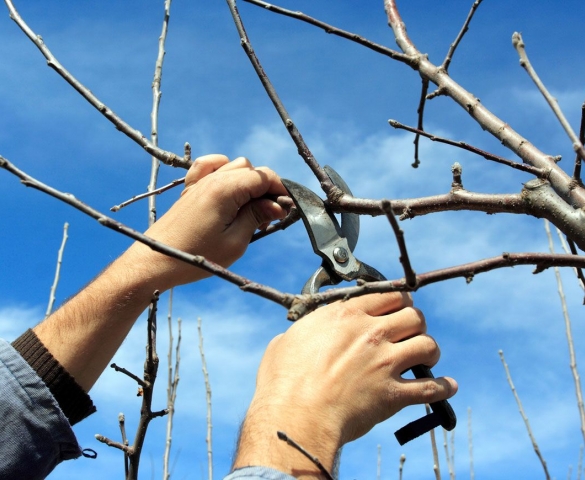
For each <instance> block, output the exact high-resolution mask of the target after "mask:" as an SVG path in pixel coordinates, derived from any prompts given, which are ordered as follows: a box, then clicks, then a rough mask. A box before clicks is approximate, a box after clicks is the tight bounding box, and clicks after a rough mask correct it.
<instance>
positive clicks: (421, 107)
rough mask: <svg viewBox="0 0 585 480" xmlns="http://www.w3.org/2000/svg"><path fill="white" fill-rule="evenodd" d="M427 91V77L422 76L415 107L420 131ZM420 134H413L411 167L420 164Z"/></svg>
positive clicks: (422, 127)
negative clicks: (416, 106) (417, 101)
mask: <svg viewBox="0 0 585 480" xmlns="http://www.w3.org/2000/svg"><path fill="white" fill-rule="evenodd" d="M428 92H429V79H428V78H424V77H423V78H422V86H421V92H420V100H419V103H418V108H417V109H416V113H417V115H418V130H419V131H421V132H422V131H423V130H424V125H423V121H424V114H425V104H426V101H427V93H428ZM420 136H421V134H420V133H417V134H416V135H415V136H414V140H413V142H412V143H414V163H413V164H412V167H413V168H418V166H419V165H420V158H419V144H420Z"/></svg>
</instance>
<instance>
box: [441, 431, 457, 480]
mask: <svg viewBox="0 0 585 480" xmlns="http://www.w3.org/2000/svg"><path fill="white" fill-rule="evenodd" d="M443 448H444V449H445V460H446V462H447V470H449V478H450V480H455V470H454V469H453V468H454V467H453V462H452V460H453V459H452V456H451V455H450V454H449V439H448V435H447V430H445V429H444V428H443Z"/></svg>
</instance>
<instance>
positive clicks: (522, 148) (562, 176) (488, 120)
mask: <svg viewBox="0 0 585 480" xmlns="http://www.w3.org/2000/svg"><path fill="white" fill-rule="evenodd" d="M384 6H385V9H386V13H387V16H388V23H389V25H390V26H391V27H392V30H393V31H394V37H395V39H396V42H397V44H398V46H399V47H400V48H401V50H402V51H403V52H404V53H405V54H406V55H408V56H410V57H411V58H412V61H411V62H410V63H408V65H409V66H410V67H411V68H413V69H414V70H417V71H418V72H419V74H420V75H421V76H422V77H423V78H428V79H429V81H431V82H433V83H434V84H435V85H437V86H438V87H439V89H440V90H441V92H442V94H444V95H446V96H448V97H450V98H451V99H453V100H454V101H455V102H456V103H458V104H459V105H460V106H461V107H462V108H464V109H465V111H466V112H468V113H469V115H470V116H471V117H472V118H473V119H474V120H475V121H476V122H477V123H478V124H479V125H480V126H481V127H482V128H483V129H484V130H486V131H488V132H489V133H491V134H492V135H493V136H494V137H495V138H497V139H498V140H499V141H500V142H501V143H502V144H503V145H504V146H505V147H507V148H508V149H510V150H511V151H512V152H514V153H515V154H516V155H518V156H519V157H520V158H522V160H523V161H524V162H525V163H527V164H529V165H532V166H534V167H537V168H541V169H543V170H548V169H550V174H549V180H550V182H551V185H552V187H553V188H554V190H555V192H557V194H558V195H559V196H560V197H561V198H562V199H563V200H565V201H566V202H567V203H568V204H570V205H573V206H575V207H579V208H580V207H584V206H585V189H584V188H581V187H579V186H575V184H574V182H572V181H571V180H572V179H571V177H569V176H568V175H567V173H566V172H564V171H563V169H561V168H560V167H559V166H558V165H556V164H555V162H554V161H553V159H552V157H551V156H550V155H546V154H544V153H543V152H541V151H540V150H538V149H537V148H536V147H535V146H534V145H532V144H531V143H530V142H529V141H528V140H527V139H525V138H524V137H522V136H521V135H520V134H518V133H517V132H516V131H514V130H513V129H512V128H511V127H510V126H509V125H508V124H507V123H505V122H503V121H502V120H500V119H499V118H498V117H496V116H495V115H494V114H493V113H492V112H490V111H489V110H488V109H487V108H485V107H484V106H483V104H482V103H481V102H480V101H479V99H478V98H477V97H475V96H474V95H473V94H471V93H470V92H468V91H466V90H465V89H464V88H463V87H461V85H459V84H458V83H456V82H455V81H454V80H453V79H452V78H451V77H450V76H449V75H448V73H447V72H445V71H444V70H443V69H441V68H440V67H437V66H436V65H434V64H433V63H431V62H430V61H429V59H428V57H427V56H426V55H423V54H422V53H421V52H420V51H418V50H417V48H416V47H415V45H414V43H413V42H412V40H411V39H410V38H409V37H408V34H407V32H406V26H405V25H404V22H403V21H402V18H401V16H400V13H399V11H398V7H397V6H396V0H384Z"/></svg>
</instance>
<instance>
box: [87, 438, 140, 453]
mask: <svg viewBox="0 0 585 480" xmlns="http://www.w3.org/2000/svg"><path fill="white" fill-rule="evenodd" d="M95 439H96V440H97V441H98V442H101V443H104V444H106V445H107V446H108V447H114V448H117V449H118V450H122V451H123V452H124V454H126V455H129V454H130V453H132V448H131V447H129V446H128V445H124V444H123V443H120V442H115V441H114V440H110V439H109V438H108V437H104V436H103V435H100V434H99V433H98V434H96V435H95Z"/></svg>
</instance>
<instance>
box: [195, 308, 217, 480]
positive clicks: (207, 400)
mask: <svg viewBox="0 0 585 480" xmlns="http://www.w3.org/2000/svg"><path fill="white" fill-rule="evenodd" d="M197 334H198V336H199V354H200V355H201V370H202V372H203V380H204V382H205V403H206V405H207V436H206V437H205V443H206V444H207V471H208V478H209V480H213V445H212V437H211V431H212V429H213V424H212V421H211V383H209V373H208V372H207V362H206V361H205V351H204V350H203V331H202V330H201V318H198V319H197Z"/></svg>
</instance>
